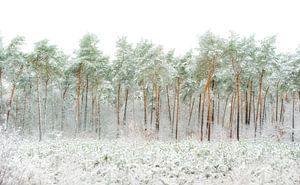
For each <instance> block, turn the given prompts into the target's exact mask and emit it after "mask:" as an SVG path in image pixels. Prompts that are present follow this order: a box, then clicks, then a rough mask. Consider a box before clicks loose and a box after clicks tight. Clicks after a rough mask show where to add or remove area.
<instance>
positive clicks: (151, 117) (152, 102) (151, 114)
mask: <svg viewBox="0 0 300 185" xmlns="http://www.w3.org/2000/svg"><path fill="white" fill-rule="evenodd" d="M152 91H153V92H152V98H151V111H150V125H151V126H152V122H153V109H154V93H155V92H154V87H152Z"/></svg>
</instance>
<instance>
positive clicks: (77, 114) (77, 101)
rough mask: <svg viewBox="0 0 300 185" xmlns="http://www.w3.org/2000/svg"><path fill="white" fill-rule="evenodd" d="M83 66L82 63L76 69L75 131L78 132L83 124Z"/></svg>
mask: <svg viewBox="0 0 300 185" xmlns="http://www.w3.org/2000/svg"><path fill="white" fill-rule="evenodd" d="M81 68H82V64H79V67H78V69H77V71H76V78H77V80H76V121H77V123H76V126H75V133H78V132H79V131H80V128H79V127H80V125H81V117H80V115H81V113H80V93H81Z"/></svg>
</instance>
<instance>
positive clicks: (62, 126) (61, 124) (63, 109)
mask: <svg viewBox="0 0 300 185" xmlns="http://www.w3.org/2000/svg"><path fill="white" fill-rule="evenodd" d="M68 89H69V86H67V87H65V88H64V92H63V94H62V101H61V122H60V130H61V131H63V130H64V126H65V120H66V113H65V100H66V97H67V91H68Z"/></svg>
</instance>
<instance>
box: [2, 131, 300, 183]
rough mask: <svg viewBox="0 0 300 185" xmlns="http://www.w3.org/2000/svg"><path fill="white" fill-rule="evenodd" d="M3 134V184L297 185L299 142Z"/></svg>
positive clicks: (299, 163) (298, 177)
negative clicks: (27, 137)
mask: <svg viewBox="0 0 300 185" xmlns="http://www.w3.org/2000/svg"><path fill="white" fill-rule="evenodd" d="M2 132H3V131H1V133H2ZM4 133H5V132H4ZM5 134H6V133H5ZM5 134H1V136H0V137H1V147H2V148H3V149H4V150H1V159H0V160H1V163H0V166H1V169H4V172H3V170H2V171H1V175H2V184H5V185H10V184H43V185H44V184H45V185H47V184H62V185H68V184H70V185H73V184H155V185H156V184H157V185H159V184H300V175H299V174H300V144H299V143H298V144H295V143H284V142H275V141H264V140H262V139H258V140H256V141H255V140H243V141H240V142H237V141H228V140H227V141H223V142H211V143H207V142H202V143H201V142H198V141H196V140H185V141H181V142H177V143H176V142H160V141H146V140H138V141H137V140H133V139H132V138H120V139H118V140H92V139H84V140H83V139H64V138H60V139H55V140H53V139H48V140H44V141H43V142H36V141H29V140H20V139H19V138H18V137H17V135H15V134H12V135H7V134H6V136H5ZM2 148H1V149H2ZM3 174H4V175H3Z"/></svg>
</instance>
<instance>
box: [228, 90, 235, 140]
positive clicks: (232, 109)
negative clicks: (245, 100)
mask: <svg viewBox="0 0 300 185" xmlns="http://www.w3.org/2000/svg"><path fill="white" fill-rule="evenodd" d="M235 99H236V92H235V93H234V94H232V97H231V105H230V115H229V124H230V126H229V127H230V133H229V138H230V139H231V138H232V135H233V128H232V127H233V125H232V124H233V115H234V105H235Z"/></svg>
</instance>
